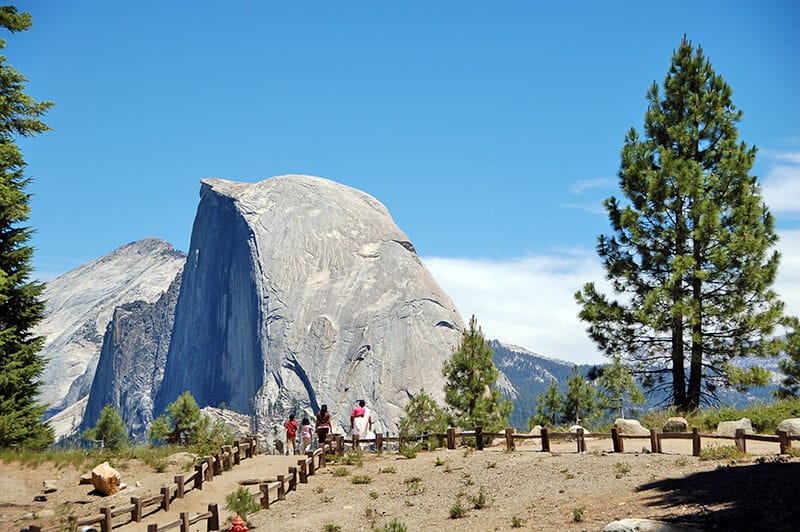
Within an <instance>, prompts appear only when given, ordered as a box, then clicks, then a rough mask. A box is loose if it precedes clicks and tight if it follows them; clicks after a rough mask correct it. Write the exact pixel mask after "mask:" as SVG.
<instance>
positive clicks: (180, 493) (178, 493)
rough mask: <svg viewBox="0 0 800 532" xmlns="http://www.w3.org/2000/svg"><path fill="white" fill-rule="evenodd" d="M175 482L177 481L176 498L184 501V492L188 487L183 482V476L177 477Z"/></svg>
mask: <svg viewBox="0 0 800 532" xmlns="http://www.w3.org/2000/svg"><path fill="white" fill-rule="evenodd" d="M173 480H174V481H175V498H176V499H183V490H184V489H185V486H186V485H185V484H184V482H183V475H175V478H174V479H173Z"/></svg>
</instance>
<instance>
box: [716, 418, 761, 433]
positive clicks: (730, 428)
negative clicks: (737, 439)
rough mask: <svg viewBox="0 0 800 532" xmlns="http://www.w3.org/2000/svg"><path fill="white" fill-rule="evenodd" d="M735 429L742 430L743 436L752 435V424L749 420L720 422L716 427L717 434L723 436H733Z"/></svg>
mask: <svg viewBox="0 0 800 532" xmlns="http://www.w3.org/2000/svg"><path fill="white" fill-rule="evenodd" d="M737 429H744V432H745V434H753V424H752V423H751V422H750V420H749V419H747V418H746V417H743V418H742V419H737V420H736V421H722V422H720V424H719V425H717V434H722V435H723V436H735V435H736V430H737Z"/></svg>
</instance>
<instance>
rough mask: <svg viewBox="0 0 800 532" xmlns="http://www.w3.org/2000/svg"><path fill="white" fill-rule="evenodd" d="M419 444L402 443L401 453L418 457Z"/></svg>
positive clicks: (409, 456)
mask: <svg viewBox="0 0 800 532" xmlns="http://www.w3.org/2000/svg"><path fill="white" fill-rule="evenodd" d="M418 447H419V446H418V445H417V444H416V443H405V442H403V443H401V444H400V450H399V453H400V454H401V455H403V456H405V457H406V458H409V459H411V458H416V457H417V449H418Z"/></svg>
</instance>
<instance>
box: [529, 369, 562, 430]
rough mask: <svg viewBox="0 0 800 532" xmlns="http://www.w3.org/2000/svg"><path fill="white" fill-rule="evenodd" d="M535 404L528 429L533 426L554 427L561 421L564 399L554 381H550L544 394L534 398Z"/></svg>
mask: <svg viewBox="0 0 800 532" xmlns="http://www.w3.org/2000/svg"><path fill="white" fill-rule="evenodd" d="M536 403H537V405H536V415H535V416H533V417H532V418H530V419H529V420H528V428H529V429H532V428H533V427H534V426H535V425H550V426H551V427H554V426H555V425H556V424H557V423H558V422H559V421H560V420H561V418H562V410H563V405H564V398H563V397H562V396H561V390H559V389H558V383H556V380H555V379H553V380H551V381H550V386H548V387H547V389H546V390H545V391H544V392H542V393H540V394H539V395H537V396H536Z"/></svg>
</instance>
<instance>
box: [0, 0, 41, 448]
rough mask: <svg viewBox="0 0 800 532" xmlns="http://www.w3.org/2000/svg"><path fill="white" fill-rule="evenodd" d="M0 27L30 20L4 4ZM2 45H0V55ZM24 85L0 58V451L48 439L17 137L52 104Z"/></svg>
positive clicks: (37, 303)
mask: <svg viewBox="0 0 800 532" xmlns="http://www.w3.org/2000/svg"><path fill="white" fill-rule="evenodd" d="M0 26H1V27H2V28H5V29H6V30H8V31H9V32H12V33H14V32H17V31H24V30H26V29H28V28H29V27H30V26H31V17H30V15H29V14H28V13H17V10H16V8H14V7H11V6H4V7H0ZM5 44H6V43H5V40H3V39H0V49H2V48H5ZM26 81H27V80H26V79H25V77H24V76H23V75H22V74H21V73H19V72H18V71H16V70H15V69H13V68H12V67H11V66H9V65H8V64H7V63H6V58H5V57H4V56H0V447H8V446H12V445H20V446H26V447H32V448H40V447H45V446H47V445H48V444H50V443H51V442H52V440H53V431H52V429H51V428H50V427H49V426H47V425H44V424H42V422H41V416H42V414H43V413H44V409H45V407H44V406H43V405H39V404H37V401H36V398H37V395H38V393H39V386H40V383H39V381H38V380H37V379H38V377H39V375H40V374H41V372H42V369H43V367H44V363H45V361H44V360H43V359H42V357H41V356H40V355H39V351H40V349H41V347H42V343H43V341H44V339H43V338H40V337H35V336H33V335H32V334H31V331H32V329H33V327H34V326H35V325H36V324H37V323H38V322H39V321H40V320H41V319H42V316H43V313H44V303H43V302H42V300H41V299H40V297H41V294H42V290H43V289H44V285H42V284H41V283H38V282H35V281H32V280H31V272H32V266H31V259H32V257H33V248H32V247H31V246H30V245H29V244H28V241H29V240H30V237H31V233H32V230H31V229H30V228H29V227H26V226H25V225H24V223H25V222H26V221H27V220H28V217H29V212H30V205H29V202H30V196H29V195H28V194H27V193H26V192H25V187H26V186H27V185H28V183H29V181H30V180H29V178H28V177H26V176H25V175H24V169H25V161H24V160H23V158H22V153H21V152H20V150H19V147H18V146H17V144H16V139H17V138H18V137H30V136H33V135H36V134H37V133H41V132H43V131H47V130H48V127H47V126H46V125H45V124H44V122H42V121H41V120H39V118H40V117H41V116H42V115H43V114H44V113H45V111H46V110H47V109H48V108H49V107H50V106H51V105H52V104H51V103H49V102H36V101H35V100H34V99H33V98H31V97H30V96H28V95H27V94H25V92H24V91H25V82H26Z"/></svg>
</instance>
